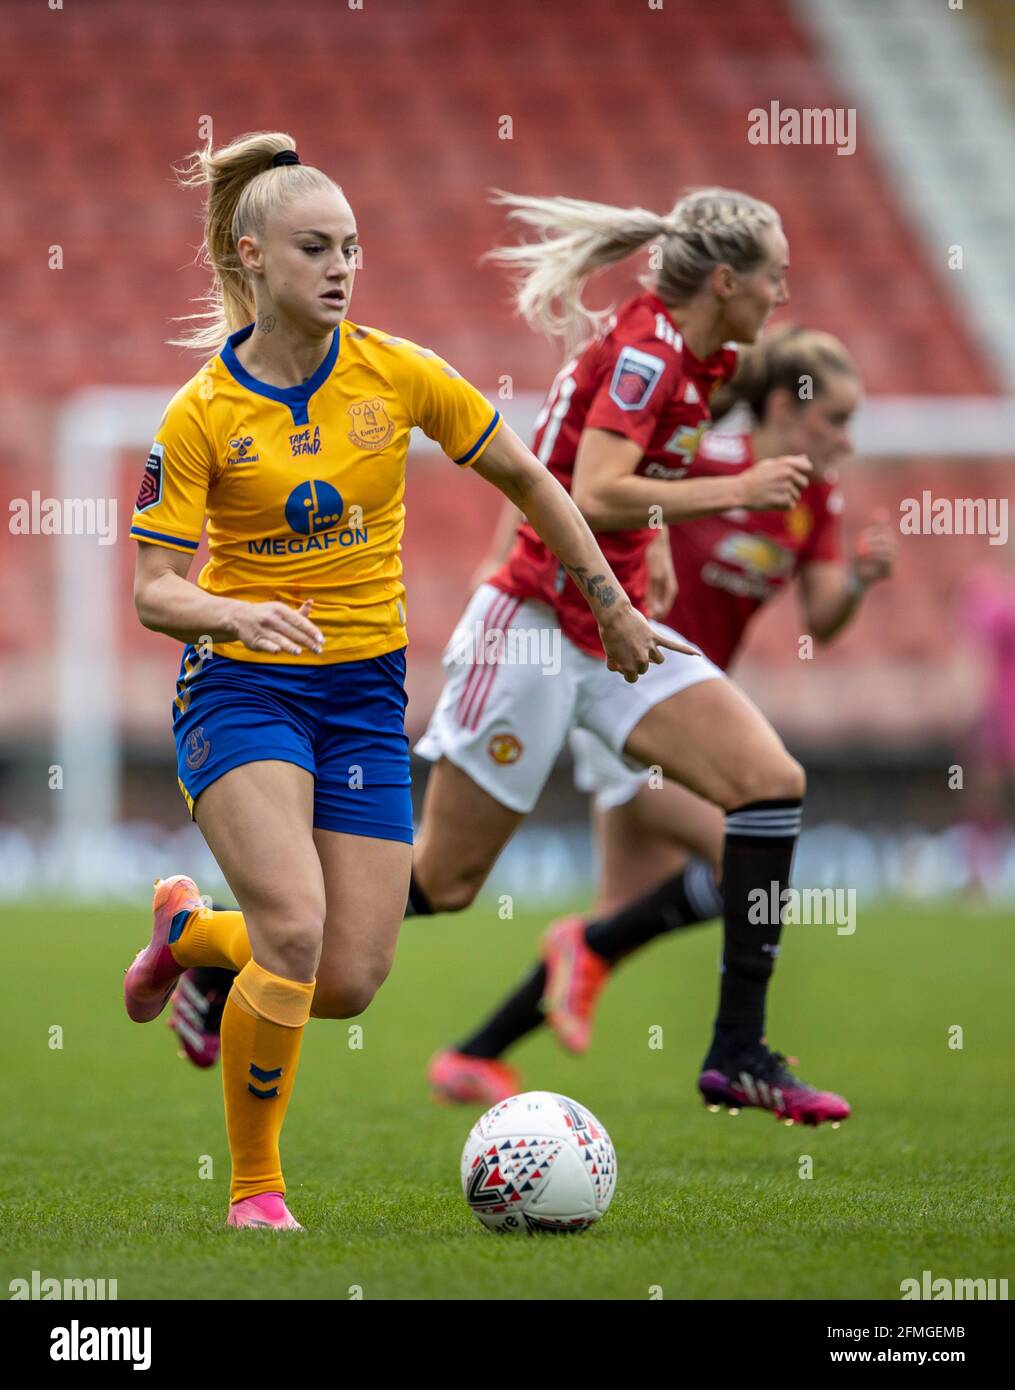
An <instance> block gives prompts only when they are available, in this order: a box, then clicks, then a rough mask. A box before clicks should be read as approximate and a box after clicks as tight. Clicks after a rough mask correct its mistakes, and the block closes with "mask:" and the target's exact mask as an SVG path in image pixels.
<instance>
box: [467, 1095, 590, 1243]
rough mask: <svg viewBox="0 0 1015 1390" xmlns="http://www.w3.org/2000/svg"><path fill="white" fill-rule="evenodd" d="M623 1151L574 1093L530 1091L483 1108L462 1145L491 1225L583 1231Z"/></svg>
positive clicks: (470, 1180)
mask: <svg viewBox="0 0 1015 1390" xmlns="http://www.w3.org/2000/svg"><path fill="white" fill-rule="evenodd" d="M616 1183H617V1155H616V1153H615V1152H614V1149H613V1144H612V1143H611V1141H610V1136H609V1135H608V1134H607V1133H606V1130H605V1129H604V1128H603V1127H602V1125H601V1124H600V1123H599V1121H598V1120H597V1119H596V1117H595V1116H594V1115H593V1114H591V1112H590V1111H588V1110H586V1109H585V1107H584V1106H583V1105H579V1104H578V1102H577V1101H576V1100H571V1099H570V1098H569V1097H568V1096H559V1095H557V1094H556V1093H555V1092H554V1091H526V1092H525V1093H524V1094H523V1095H520V1096H511V1097H510V1098H509V1099H508V1100H502V1101H501V1102H500V1103H499V1104H498V1105H495V1106H493V1108H492V1109H490V1110H488V1111H487V1112H486V1114H485V1115H481V1116H480V1118H479V1119H478V1120H477V1121H476V1123H475V1124H474V1125H473V1126H472V1129H471V1131H470V1133H469V1137H468V1139H466V1141H465V1148H464V1150H463V1152H462V1191H463V1192H464V1193H465V1200H466V1201H467V1202H468V1204H469V1206H470V1207H471V1209H472V1210H473V1211H474V1212H475V1213H476V1215H477V1216H478V1217H479V1219H480V1221H482V1223H483V1225H484V1226H488V1227H489V1228H490V1230H491V1231H516V1232H520V1233H521V1234H523V1235H532V1234H534V1233H536V1232H537V1231H565V1232H567V1231H570V1232H573V1231H584V1230H585V1228H586V1227H588V1226H591V1225H593V1224H594V1223H595V1222H596V1221H598V1220H599V1218H600V1217H601V1216H602V1215H603V1213H604V1212H605V1211H606V1209H607V1207H608V1206H609V1205H610V1201H611V1199H612V1197H613V1189H614V1187H615V1186H616Z"/></svg>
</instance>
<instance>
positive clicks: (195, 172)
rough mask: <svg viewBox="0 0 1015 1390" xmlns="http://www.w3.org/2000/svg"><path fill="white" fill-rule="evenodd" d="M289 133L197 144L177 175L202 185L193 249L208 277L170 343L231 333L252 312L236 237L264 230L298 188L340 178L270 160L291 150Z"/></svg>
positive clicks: (217, 342) (214, 343)
mask: <svg viewBox="0 0 1015 1390" xmlns="http://www.w3.org/2000/svg"><path fill="white" fill-rule="evenodd" d="M295 149H296V142H295V140H294V139H293V138H292V136H291V135H286V134H285V133H284V132H281V131H265V130H262V131H256V132H254V133H253V134H250V135H240V136H239V137H238V138H237V139H235V140H233V141H232V142H231V143H230V144H228V145H223V146H221V147H220V148H219V149H217V150H213V149H212V147H211V143H210V142H209V143H208V145H207V146H206V147H205V148H204V149H199V150H194V151H193V153H192V154H190V155H189V156H188V161H187V162H185V163H184V164H183V165H182V166H179V167H177V166H174V173H175V174H176V176H177V181H178V182H179V184H180V186H181V187H182V188H207V190H208V192H207V195H206V197H205V210H204V238H203V240H202V243H201V247H200V250H199V252H198V255H199V257H200V259H201V264H202V265H204V266H207V268H208V269H209V270H210V271H211V272H212V275H213V277H214V278H213V281H212V286H211V289H210V290H209V291H208V293H207V294H204V295H201V296H200V298H199V300H198V303H202V304H206V305H207V306H208V307H207V308H206V309H205V310H203V311H202V312H200V313H196V314H183V315H180V316H179V318H177V319H176V320H174V321H175V322H177V323H194V324H195V327H194V328H192V329H190V330H189V331H188V332H186V333H184V334H182V335H181V336H180V337H179V338H171V339H170V340H169V341H170V342H171V343H172V345H173V346H174V347H186V348H197V349H199V350H200V351H202V352H212V351H217V350H218V349H219V348H220V347H221V346H222V344H223V343H224V342H225V340H226V338H227V337H228V336H229V334H230V333H235V332H236V330H237V329H238V328H242V327H243V326H244V324H247V323H250V322H251V320H252V319H253V318H254V317H255V316H256V305H255V302H254V291H253V287H252V285H251V283H250V279H249V277H248V275H247V272H246V271H245V270H244V269H243V266H242V265H241V263H240V258H239V255H238V254H237V251H236V243H237V241H238V240H239V239H240V237H241V236H259V235H261V234H263V232H264V227H265V222H266V220H267V217H268V214H269V213H270V212H273V211H275V209H277V208H279V207H281V206H282V205H283V204H284V203H287V202H289V201H290V200H291V199H293V198H298V197H300V196H301V195H303V194H307V193H316V192H318V191H320V190H322V189H336V190H337V191H339V192H341V190H340V189H339V186H338V184H336V183H335V181H334V180H333V179H330V178H329V177H328V175H327V174H323V173H322V172H321V171H320V169H315V168H314V167H313V166H312V165H309V164H281V165H278V166H273V165H272V162H271V161H272V160H273V159H274V157H275V155H277V154H278V153H279V152H280V151H281V150H295Z"/></svg>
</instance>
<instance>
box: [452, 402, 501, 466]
mask: <svg viewBox="0 0 1015 1390" xmlns="http://www.w3.org/2000/svg"><path fill="white" fill-rule="evenodd" d="M499 424H500V411H499V410H495V411H494V412H493V419H492V420H491V421H490V423H489V424H488V425H487V427H486V429H485V430H484V431H483V433H482V434H481V435H480V436H479V438H478V439H477V440H476V442H475V444H473V446H472V448H471V449H469V451H468V452H467V453H464V454H463V455H462V456H461V458H457V459H455V463H459V464H464V463H471V462H472V460H473V459H474V458H475V457H476V455H477V454H478V453H479V452H480V450H481V449H482V448H483V446H484V445H485V444H486V442H487V440H488V439H489V438H490V436H491V435H492V434H493V432H494V430H495V429H496V428H497V426H498V425H499Z"/></svg>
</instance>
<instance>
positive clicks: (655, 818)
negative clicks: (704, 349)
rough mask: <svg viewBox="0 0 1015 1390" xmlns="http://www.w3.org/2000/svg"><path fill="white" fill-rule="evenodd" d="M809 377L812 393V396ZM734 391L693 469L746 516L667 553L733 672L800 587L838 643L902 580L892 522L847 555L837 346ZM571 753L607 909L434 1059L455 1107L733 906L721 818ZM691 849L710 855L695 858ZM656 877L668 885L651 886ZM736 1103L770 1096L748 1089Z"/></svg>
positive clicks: (586, 1030) (678, 606) (763, 347)
mask: <svg viewBox="0 0 1015 1390" xmlns="http://www.w3.org/2000/svg"><path fill="white" fill-rule="evenodd" d="M803 383H807V384H808V386H809V389H808V390H807V394H806V397H805V398H804V399H801V396H800V391H801V385H802V384H803ZM722 395H723V398H724V404H725V403H728V404H730V405H732V404H733V403H734V402H736V403H738V404H740V405H742V406H744V407H747V409H748V412H749V414H748V416H747V420H746V421H744V414H743V412H742V411H737V412H736V415H731V417H730V422H729V425H728V426H724V428H723V430H722V431H721V432H720V431H719V430H713V431H711V432H710V433H708V434H706V435H705V436H704V438H703V440H702V443H701V447H700V448H699V450H698V453H697V456H696V458H695V460H694V462H693V465H692V466H691V468H690V470H689V472H688V474H687V475H686V476H687V477H689V478H692V479H695V478H714V479H716V480H721V485H722V486H723V487H724V488H725V490H726V492H727V496H728V501H729V503H730V506H731V510H729V511H724V512H723V513H722V514H721V515H717V516H711V517H706V518H701V519H700V520H696V521H689V522H685V523H684V524H683V525H680V526H674V527H673V528H672V529H671V530H670V533H669V536H668V537H667V536H665V535H663V537H662V541H661V548H662V550H663V552H664V553H665V555H666V556H667V557H669V558H671V571H672V572H673V578H674V580H675V585H676V602H675V604H674V605H673V608H672V611H671V612H670V613H669V614H668V617H667V622H668V623H669V624H670V625H671V626H672V627H674V628H676V629H678V630H679V631H680V632H681V633H683V634H684V635H687V636H689V637H691V638H692V640H694V641H696V642H698V643H699V644H700V646H701V647H702V649H703V650H704V651H705V652H706V653H707V654H708V656H709V657H710V658H711V659H712V660H713V661H714V662H715V663H716V664H717V665H718V666H721V667H723V668H724V669H725V668H726V667H727V666H728V665H729V663H730V661H731V660H732V659H733V657H734V656H735V655H736V652H737V650H738V649H739V647H740V645H741V643H742V641H743V639H744V636H745V634H746V632H747V629H748V627H749V625H750V623H751V622H752V621H753V619H754V617H755V615H756V614H757V613H758V612H759V611H760V609H761V608H762V606H763V605H764V604H765V603H767V602H769V601H770V600H771V599H773V598H775V597H777V596H778V595H779V594H780V593H781V592H783V591H784V590H785V589H786V588H787V587H789V586H790V584H791V583H792V582H793V580H794V579H795V580H796V581H797V587H798V593H799V597H800V600H801V604H802V608H803V616H804V623H805V627H806V631H807V632H808V633H809V634H811V635H812V636H813V637H814V638H815V639H816V640H817V641H819V642H827V641H830V640H831V639H833V638H834V637H835V636H837V635H838V634H839V633H840V632H841V631H842V630H843V629H844V628H845V627H846V626H847V624H848V623H849V622H850V621H851V620H852V619H853V618H854V617H855V616H856V614H857V612H858V610H859V606H860V603H861V601H862V598H863V595H864V594H865V593H866V591H867V589H868V588H869V587H870V585H872V584H874V583H876V582H878V581H879V580H882V579H885V578H886V577H887V576H888V575H889V574H890V573H891V568H892V562H893V557H894V553H895V538H894V534H893V533H892V531H891V530H890V528H889V527H888V526H887V525H886V524H885V522H883V521H877V520H876V521H874V522H873V523H872V524H871V525H869V526H868V527H867V528H865V530H864V531H863V532H862V534H861V535H860V537H859V539H858V542H857V548H856V553H855V554H854V556H853V557H852V559H851V561H850V562H849V564H848V565H847V564H846V563H844V562H843V560H842V558H841V557H842V546H841V535H840V530H841V526H840V518H841V513H842V497H841V493H840V492H839V489H838V485H837V471H836V470H837V466H838V465H839V464H841V462H842V461H843V459H844V458H845V457H846V456H848V454H849V453H850V452H851V442H850V436H849V423H850V419H851V416H852V414H853V412H854V410H855V408H856V406H857V404H858V403H859V399H860V386H859V381H858V378H857V373H856V369H855V367H854V365H853V363H852V361H851V359H850V358H849V356H848V354H847V352H846V350H845V348H844V347H843V346H842V344H841V343H840V342H838V340H837V339H835V338H832V337H830V336H829V335H828V334H824V333H815V332H807V331H803V330H801V329H799V328H795V327H787V328H783V329H777V330H775V331H774V332H772V333H769V334H766V335H765V337H764V338H763V339H762V340H761V342H760V343H759V344H758V345H757V346H756V347H754V348H749V349H747V351H746V352H745V353H744V354H742V357H741V361H740V365H739V367H738V370H737V375H736V378H735V380H734V382H733V384H732V386H731V387H730V388H728V389H724V391H723V393H722ZM716 411H717V414H718V413H721V407H720V403H719V400H718V398H717V401H716ZM738 416H739V418H740V420H741V421H743V423H744V426H745V428H746V425H747V424H750V428H749V430H748V431H747V432H743V431H741V432H735V431H734V430H733V428H732V426H733V424H734V422H735V421H736V419H737V417H738ZM796 453H800V454H804V455H806V456H807V457H808V458H809V459H810V460H811V462H812V463H813V465H814V469H815V477H814V480H813V481H812V482H810V483H809V484H808V486H807V487H806V488H805V489H804V491H803V493H802V494H801V496H800V499H799V501H798V503H797V505H796V506H795V507H794V508H793V509H792V510H791V511H788V512H787V511H772V512H749V511H747V510H745V509H744V508H743V507H742V504H741V503H742V494H741V489H742V486H743V480H744V477H745V472H746V470H749V469H750V468H751V467H752V466H753V464H754V460H755V459H757V458H759V457H761V456H764V455H768V454H772V455H778V454H796ZM676 486H678V487H683V486H686V483H683V482H681V483H678V484H677V485H676ZM659 544H660V543H657V548H658V547H659ZM496 563H497V560H496V558H494V559H493V560H492V564H491V568H492V567H494V566H495V565H496ZM571 747H572V751H573V753H574V755H575V777H576V781H577V783H578V785H579V787H580V788H581V789H582V790H583V791H591V792H594V793H595V821H596V831H597V839H598V842H599V850H600V862H601V865H602V874H601V879H600V886H599V901H598V910H597V911H596V912H595V914H594V915H593V917H592V918H591V919H590V920H588V921H584V920H582V919H580V918H568V919H565V920H563V921H560V922H556V923H554V924H553V925H552V926H551V928H550V930H549V931H548V933H547V935H546V938H545V940H544V944H543V960H541V961H540V962H539V963H538V964H537V965H536V967H535V968H534V969H533V970H532V971H531V973H530V974H529V975H528V976H527V977H526V978H525V980H524V982H523V983H522V984H521V985H520V986H519V988H518V989H517V990H516V991H515V992H514V993H513V994H512V995H511V996H510V997H509V998H508V999H507V1000H506V1001H505V1002H504V1003H503V1004H502V1005H501V1006H500V1007H499V1008H498V1009H497V1010H496V1011H495V1012H494V1013H493V1014H492V1015H491V1016H490V1017H489V1018H488V1019H487V1020H486V1021H485V1022H484V1024H483V1025H482V1026H481V1027H480V1028H479V1029H478V1030H477V1031H476V1032H475V1033H474V1034H473V1035H472V1036H470V1037H469V1038H468V1039H467V1040H466V1041H465V1042H462V1043H460V1044H459V1045H458V1046H457V1047H456V1048H454V1049H445V1050H444V1051H443V1052H439V1053H438V1054H437V1055H436V1056H435V1057H434V1059H433V1060H432V1062H431V1064H430V1080H431V1084H432V1086H433V1088H434V1091H435V1092H436V1094H437V1095H438V1096H440V1097H441V1098H442V1099H445V1100H451V1101H459V1102H464V1103H472V1102H476V1101H478V1102H481V1103H483V1104H488V1105H489V1104H495V1103H496V1101H498V1100H500V1099H503V1098H504V1097H506V1096H509V1095H515V1094H516V1093H517V1092H518V1091H520V1090H522V1089H524V1087H523V1085H522V1080H521V1077H520V1075H519V1073H518V1072H517V1071H516V1070H515V1069H514V1068H513V1067H510V1066H508V1065H506V1064H505V1063H503V1062H501V1061H499V1060H497V1059H499V1058H500V1057H501V1056H502V1055H503V1053H504V1052H505V1050H506V1049H507V1048H508V1047H510V1046H511V1045H512V1044H513V1043H515V1042H517V1041H518V1040H519V1039H520V1038H522V1037H523V1036H525V1035H526V1034H527V1033H529V1032H530V1031H531V1030H532V1029H533V1028H535V1027H538V1026H539V1024H541V1023H543V1022H546V1023H547V1024H548V1025H549V1026H550V1028H551V1029H552V1030H553V1032H554V1033H555V1034H556V1036H557V1037H558V1039H559V1040H560V1042H561V1043H562V1044H563V1045H564V1046H565V1047H566V1048H567V1049H568V1050H569V1051H571V1052H584V1051H585V1050H586V1048H587V1047H588V1046H589V1043H590V1041H591V1032H592V1016H593V1011H594V1007H595V1003H596V1001H597V999H598V996H599V994H600V992H601V990H602V989H603V987H604V985H605V984H606V982H607V980H608V978H609V975H610V971H611V969H612V966H613V965H614V964H615V963H616V962H617V961H619V960H620V959H621V958H622V957H625V956H627V955H629V954H631V953H632V952H634V951H637V950H638V949H639V948H640V947H642V946H644V945H646V944H647V943H648V942H649V941H651V940H652V939H654V938H655V937H657V936H660V935H662V934H664V933H666V932H670V931H674V930H677V929H680V928H683V927H687V926H691V925H693V924H695V923H697V922H702V921H706V920H708V919H709V918H711V917H715V916H717V915H718V914H719V913H720V911H721V909H722V900H721V897H720V895H719V892H718V890H717V888H716V886H715V878H714V875H715V873H717V872H718V870H719V865H720V863H721V860H722V838H723V824H722V815H721V813H720V812H719V810H718V809H717V808H716V807H715V806H713V805H710V804H709V803H708V802H707V801H703V800H702V799H701V798H700V797H699V796H695V795H694V794H693V793H691V792H689V791H687V790H686V789H685V788H683V787H679V786H676V785H675V784H673V783H672V782H655V783H650V781H649V775H648V774H647V773H644V772H642V773H638V772H634V771H632V770H631V769H630V768H628V767H625V765H624V764H623V762H621V760H620V759H619V758H617V757H616V756H615V755H614V754H612V753H611V752H610V751H609V750H608V749H607V748H606V747H605V745H604V744H603V743H602V742H601V741H600V740H599V739H597V738H596V737H594V736H593V735H592V734H589V733H587V732H585V731H582V730H578V731H576V732H575V733H573V734H572V735H571ZM690 855H696V856H698V857H697V858H694V859H692V860H691V862H690V863H688V862H687V861H688V857H689V856H690ZM703 861H704V862H703ZM661 880H662V881H661ZM646 883H655V884H658V886H657V887H656V888H654V889H653V890H652V891H651V892H649V893H645V891H644V885H645V884H646ZM720 1089H721V1088H720ZM702 1090H703V1091H704V1092H705V1093H706V1098H708V1097H709V1096H710V1095H711V1093H712V1090H711V1088H710V1083H709V1082H708V1081H706V1080H705V1079H704V1078H703V1083H702ZM722 1098H723V1097H722V1096H721V1095H720V1096H719V1097H718V1099H722ZM730 1099H731V1100H733V1101H738V1102H739V1104H742V1105H750V1104H757V1103H758V1102H757V1100H756V1099H754V1098H753V1097H752V1096H751V1094H750V1088H749V1087H747V1088H744V1087H743V1086H741V1085H735V1086H734V1095H733V1096H732V1097H730ZM804 1118H807V1115H806V1114H805V1116H804Z"/></svg>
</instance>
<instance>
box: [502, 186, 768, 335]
mask: <svg viewBox="0 0 1015 1390" xmlns="http://www.w3.org/2000/svg"><path fill="white" fill-rule="evenodd" d="M492 201H493V202H494V203H498V204H501V205H503V206H506V207H508V208H510V211H509V213H508V217H509V218H510V219H511V220H512V221H515V222H520V223H522V224H523V225H525V226H527V227H532V228H534V229H535V230H536V231H537V232H538V233H539V240H537V241H529V242H521V243H519V244H517V245H514V246H499V247H496V248H495V249H494V250H493V251H490V252H488V253H487V256H486V259H489V260H492V261H496V262H498V263H499V264H501V265H505V266H508V267H509V268H510V269H512V270H514V271H515V272H516V282H515V307H516V309H517V310H518V312H519V313H520V314H521V315H522V317H523V318H525V319H526V321H527V322H528V323H530V324H531V325H532V326H533V327H534V328H540V329H542V330H543V331H544V332H545V333H549V334H551V335H552V336H559V337H562V338H563V339H564V342H565V347H566V349H567V351H568V352H569V353H571V352H573V351H574V350H575V349H576V348H577V347H579V346H580V345H581V343H583V342H584V341H587V340H588V339H589V338H590V337H592V336H593V335H594V334H595V333H596V332H598V330H599V328H600V326H601V324H602V322H603V321H604V320H605V319H606V318H608V317H609V315H610V313H611V312H612V309H603V310H594V309H590V308H589V307H588V305H586V304H585V303H584V301H583V298H582V292H583V290H584V288H585V285H586V282H587V281H588V279H589V276H590V275H592V274H593V273H594V272H595V271H597V270H601V269H602V268H603V267H604V266H608V265H613V264H615V263H616V262H617V261H622V260H626V259H627V257H629V256H631V255H633V254H634V252H636V251H638V250H640V249H641V248H642V247H643V246H647V245H648V244H649V242H653V241H658V242H659V244H660V251H661V258H660V267H659V270H658V271H657V272H656V273H655V275H654V276H651V277H645V278H643V280H642V283H643V284H645V285H646V286H647V287H648V288H650V289H653V290H654V291H655V292H656V293H657V294H659V295H660V296H661V298H663V299H665V300H666V301H667V302H669V303H674V304H681V303H685V302H686V301H687V300H688V299H691V298H692V297H693V295H694V294H695V293H696V292H697V291H698V290H699V289H700V288H701V286H702V285H703V284H704V282H705V280H706V279H707V278H708V276H709V274H710V272H711V271H712V270H713V269H714V268H715V266H717V265H721V264H726V265H730V266H732V268H733V269H734V270H736V271H739V272H746V271H750V270H753V269H754V268H755V267H756V266H757V265H759V264H760V263H761V261H762V260H763V259H764V248H763V246H762V242H761V235H762V232H763V231H764V230H765V229H766V228H769V227H777V226H778V225H779V214H778V213H777V212H776V211H775V209H774V208H773V207H771V206H770V205H769V204H768V203H762V202H760V201H759V200H758V199H756V198H750V197H748V196H747V194H746V193H737V192H734V191H732V190H731V189H727V188H699V189H695V190H693V191H691V192H690V193H688V194H686V195H685V196H684V197H683V198H681V199H680V201H679V202H678V203H677V204H676V205H675V207H674V208H673V210H672V212H670V213H669V214H667V215H663V214H660V213H656V212H649V211H648V210H647V209H645V208H638V207H635V208H617V207H612V206H610V205H609V204H607V203H588V202H583V201H581V200H580V199H577V198H530V197H524V196H522V195H520V194H514V193H505V192H503V191H502V190H500V189H495V190H494V197H493V199H492Z"/></svg>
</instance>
